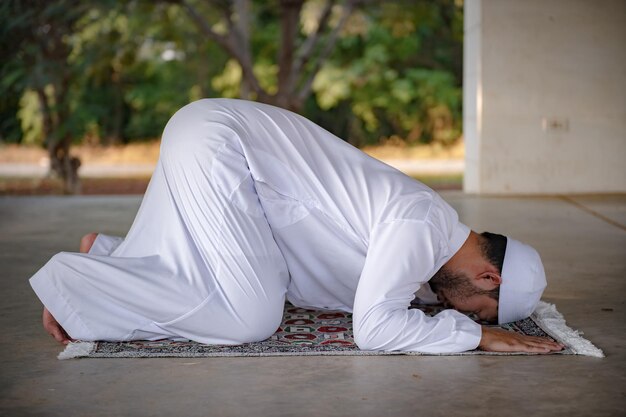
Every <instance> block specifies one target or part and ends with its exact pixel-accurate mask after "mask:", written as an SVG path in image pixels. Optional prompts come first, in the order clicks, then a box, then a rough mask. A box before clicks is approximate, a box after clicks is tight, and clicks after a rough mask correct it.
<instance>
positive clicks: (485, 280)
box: [474, 271, 502, 291]
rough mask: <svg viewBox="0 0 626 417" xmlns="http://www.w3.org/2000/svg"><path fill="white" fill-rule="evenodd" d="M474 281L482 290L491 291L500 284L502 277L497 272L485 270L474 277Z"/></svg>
mask: <svg viewBox="0 0 626 417" xmlns="http://www.w3.org/2000/svg"><path fill="white" fill-rule="evenodd" d="M474 283H475V284H476V286H477V287H478V288H480V289H482V290H485V291H491V290H493V289H494V288H497V287H498V286H499V285H500V284H502V277H501V276H500V274H499V273H497V272H493V271H485V272H483V273H482V274H479V275H478V276H477V277H476V280H475V281H474Z"/></svg>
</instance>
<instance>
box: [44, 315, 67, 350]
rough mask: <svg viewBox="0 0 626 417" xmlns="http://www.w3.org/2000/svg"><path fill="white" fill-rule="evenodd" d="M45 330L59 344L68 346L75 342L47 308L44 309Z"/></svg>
mask: <svg viewBox="0 0 626 417" xmlns="http://www.w3.org/2000/svg"><path fill="white" fill-rule="evenodd" d="M43 328H44V329H45V330H46V332H48V334H50V336H52V337H54V340H56V341H57V342H59V343H63V344H64V345H67V344H68V343H69V342H73V341H74V339H72V338H71V337H70V336H69V335H68V334H67V332H66V331H65V329H63V327H61V325H60V324H59V323H58V322H57V321H56V320H55V318H54V317H52V314H50V312H49V311H48V309H47V308H45V307H44V308H43Z"/></svg>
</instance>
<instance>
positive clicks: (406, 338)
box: [353, 220, 482, 353]
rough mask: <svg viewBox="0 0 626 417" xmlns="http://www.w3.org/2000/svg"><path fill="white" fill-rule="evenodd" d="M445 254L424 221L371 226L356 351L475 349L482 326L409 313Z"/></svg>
mask: <svg viewBox="0 0 626 417" xmlns="http://www.w3.org/2000/svg"><path fill="white" fill-rule="evenodd" d="M446 250H448V247H447V242H446V241H445V240H444V239H443V237H442V235H441V233H440V232H438V230H437V229H436V228H435V227H434V226H433V225H432V224H431V223H429V222H427V221H421V220H393V221H390V222H384V223H380V224H378V225H376V227H375V228H374V230H373V231H372V233H371V235H370V244H369V248H368V252H367V256H366V259H365V265H364V267H363V271H362V272H361V278H360V280H359V284H358V287H357V291H356V297H355V301H354V309H353V324H354V340H355V342H356V344H357V345H358V346H359V348H361V349H363V350H398V351H419V352H428V353H449V352H462V351H466V350H470V349H475V348H476V347H477V346H478V344H479V342H480V338H481V334H482V331H481V327H480V325H479V324H478V323H476V322H474V321H473V320H471V319H470V318H468V317H467V316H465V315H464V314H461V313H459V312H458V311H456V310H444V311H442V312H441V313H439V314H437V315H436V316H434V317H429V316H426V315H425V314H424V313H423V312H422V311H420V310H418V309H408V307H409V304H410V303H411V301H412V300H413V298H414V293H415V291H416V290H417V289H418V288H419V287H420V285H421V284H422V283H425V282H427V281H428V280H429V279H430V278H431V276H432V275H433V274H434V273H435V272H436V271H434V268H435V267H436V266H437V265H436V262H437V260H438V259H440V258H439V257H440V256H441V255H442V252H441V251H446Z"/></svg>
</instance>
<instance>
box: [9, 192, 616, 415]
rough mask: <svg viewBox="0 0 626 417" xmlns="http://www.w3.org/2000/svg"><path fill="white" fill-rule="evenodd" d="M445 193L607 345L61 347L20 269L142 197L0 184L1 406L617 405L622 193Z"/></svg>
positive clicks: (15, 410) (507, 410)
mask: <svg viewBox="0 0 626 417" xmlns="http://www.w3.org/2000/svg"><path fill="white" fill-rule="evenodd" d="M443 196H444V198H445V199H446V200H448V201H449V202H450V203H451V204H452V205H453V206H454V207H455V208H456V209H457V210H458V211H459V214H460V217H461V219H462V221H464V222H465V223H466V224H468V225H469V226H471V227H472V228H473V229H475V230H477V231H484V230H489V231H495V232H500V233H505V234H511V235H512V236H514V237H516V238H518V239H520V240H523V241H527V242H529V243H530V244H532V245H534V246H535V247H536V248H537V249H538V250H539V251H540V253H541V254H542V257H543V260H544V264H545V267H546V272H547V275H548V280H549V285H548V288H547V290H546V292H545V294H544V300H546V301H549V302H552V303H556V305H557V307H558V309H559V310H560V311H561V312H562V313H563V314H564V315H565V317H566V318H567V320H568V324H570V326H572V327H574V328H576V329H578V330H581V331H583V332H584V334H585V337H587V338H588V339H590V340H591V341H593V342H594V343H595V344H596V345H597V346H598V347H600V348H601V349H603V350H604V352H605V354H606V358H602V359H599V358H590V357H578V356H521V357H494V356H469V357H400V356H394V357H277V358H204V359H201V358H194V359H78V360H69V361H59V360H57V359H56V355H57V354H58V352H59V351H60V350H61V346H60V345H58V344H57V343H56V342H54V340H52V338H51V337H50V336H48V335H47V334H46V333H45V332H44V331H43V330H42V328H41V324H40V319H41V304H40V303H39V301H38V299H37V298H36V296H35V295H34V293H33V292H32V290H31V289H30V286H29V285H28V278H29V277H30V276H31V275H32V274H33V273H34V272H35V271H36V270H37V269H38V268H39V267H41V266H42V265H43V264H44V263H45V262H46V261H47V260H48V259H49V258H50V257H51V256H52V255H53V254H54V253H56V252H60V251H76V250H77V247H78V241H79V239H80V237H81V236H82V235H83V234H85V233H87V232H89V231H101V232H105V233H111V234H120V235H124V234H125V232H126V231H127V230H128V227H129V226H130V223H131V221H132V219H133V217H134V215H135V212H136V210H137V208H138V206H139V203H140V201H141V200H140V197H2V198H0V274H1V275H0V278H1V279H0V285H1V286H0V297H2V298H1V299H2V303H1V304H0V337H1V338H0V364H1V365H0V366H1V367H0V416H4V415H6V416H29V415H32V416H65V417H69V416H161V415H162V416H183V417H188V416H247V415H250V416H327V415H333V416H383V417H391V416H417V415H420V416H428V417H431V416H443V415H446V416H457V415H458V416H487V415H493V416H517V415H519V416H561V415H562V416H568V417H572V416H620V415H624V410H625V408H626V400H625V393H626V389H625V387H626V375H625V371H626V351H625V341H626V339H625V335H626V332H625V330H626V317H625V307H626V306H625V303H624V300H625V297H624V295H625V289H626V285H625V282H626V195H609V196H569V197H558V196H555V197H538V198H531V197H516V198H504V197H495V196H494V197H477V196H468V195H464V194H462V193H457V192H452V193H443Z"/></svg>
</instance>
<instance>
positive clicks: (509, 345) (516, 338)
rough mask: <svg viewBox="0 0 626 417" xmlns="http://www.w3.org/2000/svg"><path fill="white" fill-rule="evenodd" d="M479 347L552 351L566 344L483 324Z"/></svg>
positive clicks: (513, 350) (522, 350) (514, 350)
mask: <svg viewBox="0 0 626 417" xmlns="http://www.w3.org/2000/svg"><path fill="white" fill-rule="evenodd" d="M482 330H483V334H482V337H481V339H480V344H479V345H478V347H479V348H481V349H482V350H488V351H491V352H529V353H550V352H552V351H559V350H562V349H563V348H564V347H565V346H563V345H562V344H560V343H556V342H553V341H552V340H550V339H546V338H545V337H533V336H525V335H521V334H518V333H513V332H509V331H506V330H502V329H494V328H491V327H486V326H482Z"/></svg>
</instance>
